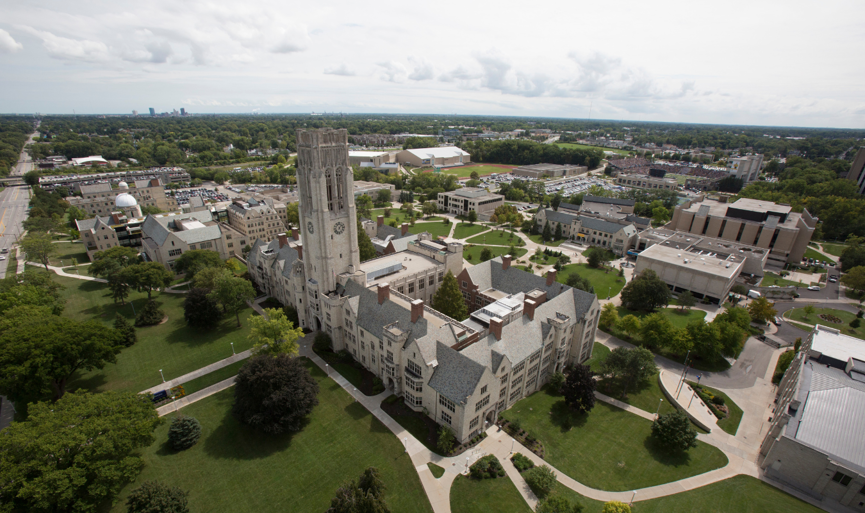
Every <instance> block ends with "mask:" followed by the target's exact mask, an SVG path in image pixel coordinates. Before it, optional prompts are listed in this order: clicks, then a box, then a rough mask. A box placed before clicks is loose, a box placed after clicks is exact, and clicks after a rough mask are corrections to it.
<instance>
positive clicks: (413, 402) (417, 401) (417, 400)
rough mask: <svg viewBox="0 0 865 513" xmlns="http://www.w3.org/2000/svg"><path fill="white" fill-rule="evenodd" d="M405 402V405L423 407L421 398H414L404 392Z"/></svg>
mask: <svg viewBox="0 0 865 513" xmlns="http://www.w3.org/2000/svg"><path fill="white" fill-rule="evenodd" d="M405 402H406V403H407V404H410V405H413V406H423V397H421V396H417V397H415V396H413V395H411V394H410V393H408V392H406V393H405Z"/></svg>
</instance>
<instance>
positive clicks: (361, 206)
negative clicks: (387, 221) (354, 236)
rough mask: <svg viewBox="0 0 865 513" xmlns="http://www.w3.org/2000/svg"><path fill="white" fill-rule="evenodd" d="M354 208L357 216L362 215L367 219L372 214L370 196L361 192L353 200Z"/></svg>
mask: <svg viewBox="0 0 865 513" xmlns="http://www.w3.org/2000/svg"><path fill="white" fill-rule="evenodd" d="M354 206H355V209H356V210H357V217H358V218H361V217H364V218H366V219H369V218H370V217H371V216H372V198H370V197H369V196H368V195H366V194H361V195H360V196H358V197H357V199H356V200H355V201H354Z"/></svg>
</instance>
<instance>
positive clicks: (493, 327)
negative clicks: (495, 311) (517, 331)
mask: <svg viewBox="0 0 865 513" xmlns="http://www.w3.org/2000/svg"><path fill="white" fill-rule="evenodd" d="M502 322H503V321H502V320H501V319H500V318H499V317H493V318H492V319H490V333H492V334H493V335H495V337H496V340H501V339H502Z"/></svg>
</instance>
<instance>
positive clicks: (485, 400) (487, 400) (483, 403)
mask: <svg viewBox="0 0 865 513" xmlns="http://www.w3.org/2000/svg"><path fill="white" fill-rule="evenodd" d="M488 404H490V396H485V397H484V398H483V399H481V400H480V401H478V404H476V405H475V413H477V412H479V411H481V408H483V407H484V406H486V405H488Z"/></svg>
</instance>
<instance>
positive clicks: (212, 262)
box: [174, 249, 222, 280]
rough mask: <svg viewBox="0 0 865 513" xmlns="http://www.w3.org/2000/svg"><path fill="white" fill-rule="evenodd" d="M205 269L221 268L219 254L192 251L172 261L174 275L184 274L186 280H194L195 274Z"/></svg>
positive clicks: (206, 250) (197, 250) (205, 250)
mask: <svg viewBox="0 0 865 513" xmlns="http://www.w3.org/2000/svg"><path fill="white" fill-rule="evenodd" d="M206 267H222V259H221V258H219V253H217V252H216V251H211V250H209V249H193V250H190V251H187V252H186V253H183V254H182V255H180V258H178V259H177V260H175V261H174V272H175V274H181V273H186V279H187V280H191V279H192V278H194V277H195V275H196V273H198V272H199V271H201V270H202V269H204V268H206Z"/></svg>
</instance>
